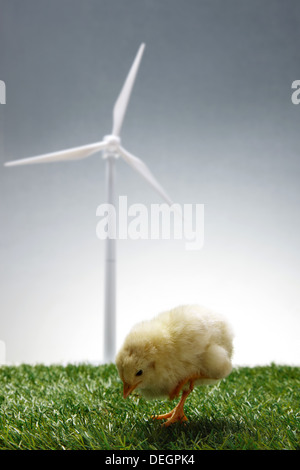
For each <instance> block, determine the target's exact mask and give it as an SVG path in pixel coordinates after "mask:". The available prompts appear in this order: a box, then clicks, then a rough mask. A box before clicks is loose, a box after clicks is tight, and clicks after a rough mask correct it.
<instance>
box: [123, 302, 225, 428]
mask: <svg viewBox="0 0 300 470" xmlns="http://www.w3.org/2000/svg"><path fill="white" fill-rule="evenodd" d="M232 341H233V334H232V330H231V327H230V326H229V324H228V323H227V321H226V320H225V319H224V318H222V317H221V316H220V315H218V314H216V313H214V312H212V311H210V310H208V309H205V308H203V307H199V306H197V305H185V306H180V307H177V308H174V309H173V310H170V311H167V312H163V313H161V314H159V315H158V316H156V317H155V318H154V319H152V320H149V321H143V322H141V323H139V324H137V325H136V326H134V327H133V328H132V330H131V331H130V333H129V334H128V336H127V337H126V338H125V341H124V344H123V346H122V348H121V349H120V351H119V352H118V354H117V357H116V365H117V368H118V372H119V375H120V378H121V379H122V381H123V384H124V388H123V395H124V398H127V397H128V395H129V394H130V393H131V392H132V391H133V390H134V389H139V391H140V392H141V393H142V395H143V396H144V397H145V398H146V399H155V398H165V397H169V399H170V400H172V399H174V398H175V397H177V396H179V393H180V392H181V391H182V396H181V399H180V401H179V403H178V404H177V406H176V407H175V408H174V409H173V410H172V411H170V412H169V413H166V414H162V415H158V416H154V418H156V419H166V420H167V421H166V422H164V423H163V425H165V426H169V425H170V424H172V423H175V422H177V421H187V418H186V416H185V414H184V403H185V400H186V398H187V397H188V395H189V394H190V393H191V391H192V390H193V388H194V385H196V386H198V385H209V384H214V383H217V382H218V381H219V380H221V379H223V378H224V377H226V376H228V375H229V374H230V372H231V370H232V364H231V357H232V352H233V345H232Z"/></svg>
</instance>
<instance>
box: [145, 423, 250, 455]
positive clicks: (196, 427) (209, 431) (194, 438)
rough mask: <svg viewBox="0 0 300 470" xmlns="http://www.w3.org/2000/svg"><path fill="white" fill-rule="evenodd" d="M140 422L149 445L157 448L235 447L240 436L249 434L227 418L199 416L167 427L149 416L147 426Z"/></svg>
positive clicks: (239, 424) (245, 429)
mask: <svg viewBox="0 0 300 470" xmlns="http://www.w3.org/2000/svg"><path fill="white" fill-rule="evenodd" d="M140 425H141V426H143V431H142V430H141V432H142V433H143V435H144V437H146V439H147V442H148V444H149V447H150V448H155V449H158V450H165V449H169V450H170V449H173V448H174V449H186V450H194V449H199V450H200V449H221V448H223V447H224V448H227V449H228V448H232V449H234V448H236V444H237V442H238V441H239V435H241V434H243V435H245V433H246V434H248V435H249V437H250V434H251V433H249V430H247V428H245V426H244V425H243V424H241V423H239V422H236V421H234V420H231V419H226V418H211V417H210V418H209V417H199V418H197V419H194V420H192V419H190V420H189V421H188V422H186V423H176V424H174V425H171V426H168V427H164V426H161V421H156V420H152V419H151V418H150V419H149V420H148V422H147V424H146V426H145V423H144V424H142V423H140ZM145 427H146V429H145Z"/></svg>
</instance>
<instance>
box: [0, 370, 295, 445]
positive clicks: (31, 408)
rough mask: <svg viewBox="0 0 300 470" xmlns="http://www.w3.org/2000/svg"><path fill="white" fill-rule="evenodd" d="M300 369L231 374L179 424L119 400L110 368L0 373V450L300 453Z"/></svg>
mask: <svg viewBox="0 0 300 470" xmlns="http://www.w3.org/2000/svg"><path fill="white" fill-rule="evenodd" d="M299 391H300V368H299V367H290V366H278V365H274V364H272V365H270V366H265V367H253V368H250V367H241V368H235V369H234V370H233V372H232V373H231V375H230V376H229V377H228V378H227V379H226V380H223V381H222V382H220V383H219V384H218V385H217V386H211V387H200V388H196V389H195V390H194V391H193V393H192V394H191V395H190V396H189V398H188V400H187V402H186V406H185V412H186V415H187V417H188V419H189V421H188V422H187V423H186V424H183V423H176V424H175V425H172V426H170V427H168V428H164V427H161V422H160V421H156V420H153V419H151V415H153V414H159V413H164V412H167V411H170V410H171V409H172V408H173V407H174V406H175V403H176V400H174V402H169V401H167V400H165V401H162V400H159V401H151V402H149V401H146V400H144V399H143V398H142V397H139V396H138V395H133V396H131V397H129V398H128V399H126V400H124V399H123V397H122V384H121V381H120V379H119V378H118V374H117V371H116V368H115V366H114V365H113V364H110V365H103V366H93V365H86V364H82V365H67V366H56V365H53V366H44V365H36V366H30V365H21V366H3V367H0V449H30V450H58V449H67V450H86V449H101V450H103V449H110V450H166V449H168V450H179V449H181V450H182V449H185V450H202V449H210V450H215V449H226V450H227V449H234V450H243V449H249V450H254V449H262V450H267V449H270V450H275V449H276V450H284V449H287V450H297V449H299V448H300V440H299V429H300V407H299V403H300V402H299Z"/></svg>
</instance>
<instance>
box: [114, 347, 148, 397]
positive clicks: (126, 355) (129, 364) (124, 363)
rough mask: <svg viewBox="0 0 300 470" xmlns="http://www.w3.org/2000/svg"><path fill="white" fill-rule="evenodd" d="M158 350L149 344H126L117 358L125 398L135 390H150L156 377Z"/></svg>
mask: <svg viewBox="0 0 300 470" xmlns="http://www.w3.org/2000/svg"><path fill="white" fill-rule="evenodd" d="M155 352H156V348H155V347H154V346H153V345H151V343H148V342H141V343H140V342H130V343H129V344H124V346H123V348H122V349H121V350H120V351H119V353H118V355H117V357H116V366H117V369H118V372H119V375H120V377H121V379H122V381H123V396H124V398H127V397H128V395H129V394H130V393H131V392H132V391H133V390H134V389H135V388H140V389H143V388H148V387H149V386H151V384H152V383H153V380H154V377H155Z"/></svg>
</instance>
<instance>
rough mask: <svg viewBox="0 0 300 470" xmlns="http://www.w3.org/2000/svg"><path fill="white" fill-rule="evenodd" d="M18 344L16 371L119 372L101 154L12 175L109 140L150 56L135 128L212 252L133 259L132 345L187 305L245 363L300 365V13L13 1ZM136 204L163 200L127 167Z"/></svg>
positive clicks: (12, 232) (127, 284) (8, 289)
mask: <svg viewBox="0 0 300 470" xmlns="http://www.w3.org/2000/svg"><path fill="white" fill-rule="evenodd" d="M0 31H1V33H0V79H1V80H4V81H5V83H6V88H7V96H6V101H7V104H6V105H1V106H0V132H1V134H0V135H1V143H0V152H1V153H0V163H1V166H0V188H1V189H0V190H1V194H0V196H1V197H0V211H1V212H0V221H1V232H0V259H1V265H0V286H1V297H0V340H2V341H4V342H5V343H6V351H7V354H6V357H7V361H8V362H9V363H19V362H46V363H50V362H60V361H62V362H68V361H84V360H86V361H99V360H100V361H101V358H102V346H103V344H102V343H103V318H102V310H103V274H104V273H103V261H104V249H103V248H104V247H103V242H102V241H100V240H99V239H97V237H96V225H97V222H98V219H97V217H96V208H97V207H98V205H99V204H101V203H103V202H104V201H105V199H104V198H105V191H104V162H103V160H102V158H101V154H97V155H94V156H92V157H90V158H89V159H87V160H82V161H79V162H73V163H55V164H49V165H36V166H24V167H16V168H4V167H3V163H4V162H5V161H8V160H13V159H17V158H22V157H27V156H32V155H37V154H41V153H46V152H50V151H55V150H60V149H64V148H68V147H73V146H77V145H83V144H85V143H90V142H95V141H97V140H101V138H102V136H103V135H104V134H107V133H110V132H111V123H112V108H113V105H114V102H115V100H116V98H117V96H118V93H119V91H120V88H121V86H122V84H123V81H124V79H125V77H126V74H127V72H128V70H129V67H130V65H131V63H132V60H133V58H134V56H135V54H136V51H137V49H138V47H139V45H140V43H141V42H145V43H146V49H145V53H144V57H143V61H142V64H141V68H140V71H139V75H138V79H137V81H136V84H135V87H134V90H133V95H132V99H131V101H130V104H129V108H128V112H127V115H126V119H125V122H124V126H123V130H122V138H123V144H124V146H125V147H126V148H127V149H128V150H130V151H131V152H132V153H133V154H135V155H137V156H138V157H140V158H142V159H143V160H144V161H145V162H146V163H147V164H148V165H149V167H150V168H151V169H152V171H153V173H154V174H155V175H156V176H157V178H158V179H159V181H160V182H161V184H162V185H163V186H164V187H165V189H166V190H167V192H168V193H169V194H170V195H171V197H172V198H173V200H174V201H175V202H178V203H180V204H184V203H193V204H196V203H199V204H204V205H205V244H204V247H203V249H202V250H200V251H194V252H193V251H192V252H188V251H186V250H185V245H184V242H182V241H174V240H170V241H165V240H160V241H154V240H146V241H131V240H122V241H120V242H119V244H118V330H117V335H118V336H117V338H118V345H119V344H120V343H121V341H122V340H123V338H124V335H125V334H126V333H127V331H128V329H129V328H130V327H131V325H132V324H133V323H135V322H136V321H138V320H141V319H144V318H149V317H151V316H153V315H154V314H156V313H158V312H159V311H161V310H164V309H168V308H171V307H173V306H176V305H178V304H181V303H199V304H203V305H206V306H208V307H212V308H215V309H217V310H219V311H221V312H222V313H224V314H225V315H226V316H228V318H229V319H230V320H231V322H232V323H233V325H234V328H235V331H236V355H235V362H236V363H237V364H264V363H269V362H270V361H275V362H281V363H290V364H291V363H296V364H299V347H298V340H299V316H300V308H299V297H300V292H299V274H300V268H299V265H300V264H299V261H300V260H299V237H300V225H299V204H300V191H299V175H300V143H299V125H300V105H299V106H295V105H293V104H292V102H291V94H292V90H291V84H292V82H293V81H294V80H297V79H300V57H299V56H300V44H299V42H300V5H299V2H298V1H297V0H295V1H292V0H287V1H283V0H281V1H279V0H263V1H261V0H260V1H258V0H251V1H250V0H209V1H208V0H163V1H159V0H143V1H140V0H109V1H108V0H85V1H84V2H83V1H80V0H59V1H58V0H52V1H51V2H50V1H48V0H47V1H46V0H26V1H21V0H0ZM117 170H118V193H119V194H120V195H127V196H128V204H133V203H136V202H139V203H143V204H146V205H147V207H150V204H151V203H159V202H161V200H160V199H159V197H158V196H157V195H156V193H155V192H153V191H152V189H151V188H149V187H147V186H146V185H145V184H144V182H143V181H142V180H141V179H140V178H139V177H138V175H137V174H136V173H134V172H133V171H132V170H131V168H129V167H127V166H126V165H125V164H124V162H122V161H118V166H117Z"/></svg>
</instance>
